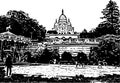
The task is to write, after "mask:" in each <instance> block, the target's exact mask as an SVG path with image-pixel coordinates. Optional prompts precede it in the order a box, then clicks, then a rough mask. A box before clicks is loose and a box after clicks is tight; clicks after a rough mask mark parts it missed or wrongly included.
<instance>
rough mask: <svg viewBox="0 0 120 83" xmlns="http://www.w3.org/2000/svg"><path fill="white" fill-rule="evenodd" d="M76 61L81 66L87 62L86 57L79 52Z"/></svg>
mask: <svg viewBox="0 0 120 83" xmlns="http://www.w3.org/2000/svg"><path fill="white" fill-rule="evenodd" d="M77 61H78V63H81V64H82V63H84V64H86V63H87V61H88V59H87V55H86V54H85V53H84V52H79V53H78V54H77Z"/></svg>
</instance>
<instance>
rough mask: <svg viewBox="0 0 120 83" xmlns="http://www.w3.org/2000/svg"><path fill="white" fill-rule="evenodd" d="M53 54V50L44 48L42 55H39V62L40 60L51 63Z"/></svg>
mask: <svg viewBox="0 0 120 83" xmlns="http://www.w3.org/2000/svg"><path fill="white" fill-rule="evenodd" d="M51 56H52V52H51V51H50V50H49V49H47V48H45V49H44V50H43V53H42V55H41V56H40V57H39V61H38V62H40V63H49V62H50V60H51Z"/></svg>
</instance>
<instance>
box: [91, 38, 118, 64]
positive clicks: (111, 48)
mask: <svg viewBox="0 0 120 83" xmlns="http://www.w3.org/2000/svg"><path fill="white" fill-rule="evenodd" d="M119 58H120V48H119V42H116V40H115V39H113V38H106V39H104V40H102V41H101V42H100V44H99V45H98V47H96V49H93V50H92V51H91V52H90V60H97V61H104V62H107V64H108V65H119Z"/></svg>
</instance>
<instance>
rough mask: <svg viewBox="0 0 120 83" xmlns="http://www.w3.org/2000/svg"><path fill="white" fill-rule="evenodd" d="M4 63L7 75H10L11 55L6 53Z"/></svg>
mask: <svg viewBox="0 0 120 83" xmlns="http://www.w3.org/2000/svg"><path fill="white" fill-rule="evenodd" d="M5 65H6V67H7V76H10V75H11V73H12V57H11V55H10V54H8V55H7V57H6V62H5Z"/></svg>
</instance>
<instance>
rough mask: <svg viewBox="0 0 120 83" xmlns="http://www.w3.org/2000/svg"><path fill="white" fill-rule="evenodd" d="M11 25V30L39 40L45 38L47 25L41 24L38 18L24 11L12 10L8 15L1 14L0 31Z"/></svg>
mask: <svg viewBox="0 0 120 83" xmlns="http://www.w3.org/2000/svg"><path fill="white" fill-rule="evenodd" d="M8 26H11V30H10V31H11V32H12V33H14V34H16V35H22V36H25V37H29V38H32V39H38V40H39V41H42V40H44V38H45V33H46V30H45V27H43V26H42V25H39V23H38V21H37V20H36V19H33V18H30V17H29V15H28V14H27V13H25V12H24V11H16V10H10V11H8V12H7V14H6V15H4V16H0V30H1V31H0V32H3V31H5V29H6V27H8Z"/></svg>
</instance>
